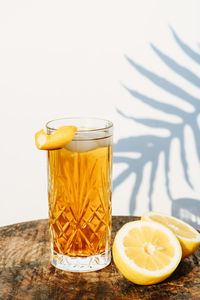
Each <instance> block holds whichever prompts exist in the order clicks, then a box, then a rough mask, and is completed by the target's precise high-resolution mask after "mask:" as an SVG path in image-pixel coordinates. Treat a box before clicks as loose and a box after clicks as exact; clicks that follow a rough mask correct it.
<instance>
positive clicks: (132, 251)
mask: <svg viewBox="0 0 200 300" xmlns="http://www.w3.org/2000/svg"><path fill="white" fill-rule="evenodd" d="M181 256H182V250H181V246H180V243H179V241H178V239H177V238H176V236H175V235H174V234H173V233H172V231H171V230H169V229H168V228H167V227H165V226H163V225H161V224H159V223H157V222H146V221H135V222H129V223H127V224H125V225H124V226H123V227H122V228H121V229H120V230H119V231H118V233H117V234H116V236H115V239H114V243H113V259H114V263H115V265H116V266H117V268H118V269H119V271H120V272H121V273H122V274H123V275H124V276H125V277H126V278H127V279H128V280H130V281H132V282H134V283H136V284H140V285H148V284H155V283H158V282H161V281H163V280H164V279H166V278H167V277H169V276H170V275H171V274H172V272H173V271H174V270H175V269H176V267H177V266H178V264H179V262H180V260H181Z"/></svg>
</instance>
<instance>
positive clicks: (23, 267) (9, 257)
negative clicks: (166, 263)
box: [0, 217, 200, 300]
mask: <svg viewBox="0 0 200 300" xmlns="http://www.w3.org/2000/svg"><path fill="white" fill-rule="evenodd" d="M135 219H137V218H136V217H113V237H114V235H115V233H116V231H117V230H118V229H119V228H120V227H121V226H122V225H123V224H124V223H126V222H128V221H130V220H135ZM0 299H2V300H7V299H25V300H27V299H37V300H39V299H55V300H58V299H67V300H70V299H76V300H78V299H96V300H98V299H100V300H102V299H125V300H126V299H143V300H150V299H156V300H160V299H162V300H164V299H170V300H171V299H177V300H182V299H195V300H198V299H200V249H199V250H197V251H196V253H195V254H194V255H192V256H191V257H190V258H187V259H185V260H184V261H182V262H181V263H180V265H179V267H178V268H177V270H176V271H175V272H174V273H173V274H172V276H171V277H170V278H168V279H167V280H165V281H164V282H162V283H159V284H157V285H152V286H138V285H135V284H133V283H131V282H129V281H128V280H126V279H125V278H124V277H123V276H122V275H121V274H120V273H119V272H118V270H117V269H116V267H115V265H114V264H113V262H112V263H111V264H110V265H109V266H108V267H107V268H105V269H103V270H100V271H97V272H91V273H70V272H64V271H61V270H58V269H55V268H54V267H53V266H51V264H50V263H49V241H48V221H47V220H38V221H32V222H26V223H20V224H15V225H10V226H6V227H1V228H0Z"/></svg>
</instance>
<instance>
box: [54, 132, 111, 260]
mask: <svg viewBox="0 0 200 300" xmlns="http://www.w3.org/2000/svg"><path fill="white" fill-rule="evenodd" d="M109 139H110V138H109V137H107V138H100V139H96V140H95V139H93V140H90V141H86V140H84V141H80V140H79V141H72V142H70V143H69V144H68V145H66V147H65V148H63V149H59V150H51V151H48V192H49V222H50V239H51V243H52V246H53V249H54V251H55V252H57V253H59V254H64V255H68V256H83V257H84V256H91V255H97V254H101V253H103V252H105V251H106V250H108V249H110V235H111V169H112V146H111V143H110V140H109Z"/></svg>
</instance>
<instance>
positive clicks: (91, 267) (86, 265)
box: [51, 250, 111, 272]
mask: <svg viewBox="0 0 200 300" xmlns="http://www.w3.org/2000/svg"><path fill="white" fill-rule="evenodd" d="M110 262H111V250H108V251H106V252H104V253H102V254H99V255H93V256H88V257H80V256H78V257H72V256H67V255H62V254H58V253H57V252H55V251H52V254H51V264H52V265H53V266H54V267H56V268H58V269H61V270H64V271H69V272H92V271H97V270H101V269H103V268H105V267H106V266H108V265H109V264H110Z"/></svg>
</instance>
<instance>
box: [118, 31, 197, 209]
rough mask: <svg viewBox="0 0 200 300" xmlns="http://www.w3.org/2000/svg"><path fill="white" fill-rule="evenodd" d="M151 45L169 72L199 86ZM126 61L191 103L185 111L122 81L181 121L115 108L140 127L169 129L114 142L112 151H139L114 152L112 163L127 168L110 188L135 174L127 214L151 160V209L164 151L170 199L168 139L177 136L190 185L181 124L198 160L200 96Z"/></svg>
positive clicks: (138, 96)
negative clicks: (164, 133)
mask: <svg viewBox="0 0 200 300" xmlns="http://www.w3.org/2000/svg"><path fill="white" fill-rule="evenodd" d="M171 31H172V34H173V36H174V39H175V41H176V42H177V44H178V45H179V47H180V48H181V50H182V51H184V53H185V54H186V55H187V56H189V57H190V58H191V59H193V60H194V61H195V62H197V63H200V55H199V54H197V53H196V52H194V51H193V50H192V49H191V48H190V47H189V46H188V45H186V44H185V43H183V42H182V41H181V39H180V38H179V37H178V35H177V34H176V33H175V31H174V30H173V29H172V28H171ZM151 47H152V49H153V51H154V52H155V54H156V55H157V56H158V57H159V58H160V59H161V61H162V62H163V63H164V64H165V65H166V66H167V67H168V68H170V69H171V70H172V71H174V72H175V73H176V74H178V75H179V76H180V77H182V78H183V79H184V80H187V81H188V82H189V83H191V84H193V85H194V86H195V87H197V88H200V78H199V77H198V76H197V75H196V74H195V73H193V72H192V71H191V70H189V69H188V68H186V67H184V66H182V65H180V64H179V63H177V62H176V61H175V59H173V58H171V57H169V56H168V55H166V54H165V53H163V52H162V51H160V50H159V49H158V48H157V47H155V46H154V45H153V44H151ZM125 57H126V59H127V61H128V62H129V64H130V65H131V66H132V67H133V68H134V69H136V70H137V71H138V72H139V73H140V74H141V75H142V76H144V77H145V78H147V79H148V80H150V81H151V82H152V83H153V84H155V85H156V86H157V87H158V88H161V89H163V90H164V91H165V92H167V93H169V94H172V95H173V96H176V97H178V98H180V99H181V100H183V101H184V102H186V103H188V104H190V105H192V107H193V111H192V112H186V111H185V110H183V109H181V108H178V107H177V106H175V105H171V104H166V103H163V102H162V101H160V100H157V99H154V98H151V97H147V96H146V95H144V94H142V93H140V92H138V91H136V90H133V89H130V88H128V87H127V86H126V85H124V84H122V86H123V88H125V89H126V90H127V91H128V92H129V93H130V95H131V96H133V97H134V98H136V99H138V100H140V101H141V102H143V103H145V104H147V105H148V106H150V107H152V108H154V109H155V110H157V111H160V112H164V113H166V114H170V115H175V116H178V117H179V118H180V119H181V120H182V122H181V123H179V124H174V123H171V122H167V121H163V120H155V119H152V118H146V119H142V118H137V117H136V116H130V115H127V114H125V113H123V112H121V111H120V110H119V109H118V110H117V111H118V113H119V114H120V115H121V116H122V117H123V118H126V119H130V120H132V121H134V122H138V123H140V124H142V125H144V126H147V127H149V128H162V129H167V130H168V131H169V132H170V135H169V137H167V138H166V137H165V138H163V137H158V136H153V135H144V136H139V137H128V138H125V139H120V140H119V141H118V142H117V143H116V144H115V145H114V153H115V152H118V153H125V152H129V151H132V152H139V153H140V154H141V156H140V158H139V159H133V158H127V157H124V156H123V155H121V156H120V154H118V155H114V163H119V164H120V163H125V164H126V165H127V168H126V170H125V171H123V172H122V173H121V174H120V175H119V176H118V177H117V178H115V180H114V182H113V189H114V190H115V189H116V187H117V186H119V185H120V184H122V183H123V181H125V180H126V179H127V178H128V177H129V176H130V175H131V174H132V173H134V174H135V176H136V181H135V184H134V187H133V190H132V194H131V197H130V205H129V211H130V213H131V214H133V213H134V211H135V208H136V197H137V194H138V191H139V188H140V186H141V183H142V174H143V170H144V167H145V165H146V164H147V163H148V162H151V164H152V168H151V175H150V188H149V192H148V196H149V209H150V210H151V209H152V194H153V189H154V184H155V174H156V171H157V168H158V158H159V155H160V153H161V152H163V153H164V157H165V168H164V172H165V178H166V190H167V193H168V196H169V198H170V199H171V201H172V200H173V198H172V195H171V192H170V185H169V154H170V146H171V142H172V139H174V138H178V140H179V141H180V158H181V162H182V166H183V172H184V178H185V180H186V182H187V183H188V185H189V186H190V187H191V188H193V185H192V182H191V180H190V176H189V171H188V164H187V159H186V151H185V142H184V127H185V126H186V125H188V126H190V128H191V130H192V132H193V136H194V140H195V148H196V151H197V155H198V159H199V161H200V131H199V126H198V121H197V117H198V115H199V113H200V99H199V98H197V97H194V96H193V95H191V94H190V93H188V92H187V91H186V90H185V89H183V88H182V87H179V86H177V85H175V84H174V83H173V82H171V81H169V80H167V79H166V78H163V77H161V76H159V75H157V74H155V73H153V72H152V71H150V70H148V69H147V68H145V67H143V66H141V65H139V64H137V63H136V62H134V61H133V60H132V59H131V58H129V57H128V56H125Z"/></svg>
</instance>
